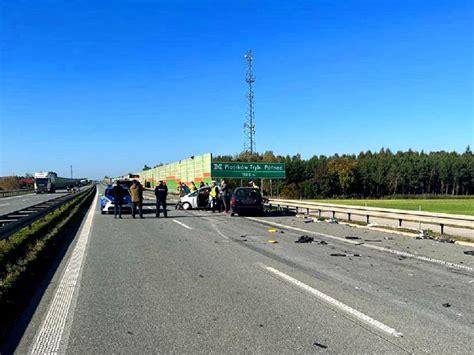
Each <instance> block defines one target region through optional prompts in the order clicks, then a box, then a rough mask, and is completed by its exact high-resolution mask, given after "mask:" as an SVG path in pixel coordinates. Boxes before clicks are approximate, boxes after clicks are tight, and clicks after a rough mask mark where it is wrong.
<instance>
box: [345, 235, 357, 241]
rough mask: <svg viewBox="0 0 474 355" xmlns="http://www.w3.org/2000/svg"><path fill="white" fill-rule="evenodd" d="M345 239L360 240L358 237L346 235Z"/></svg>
mask: <svg viewBox="0 0 474 355" xmlns="http://www.w3.org/2000/svg"><path fill="white" fill-rule="evenodd" d="M346 239H351V240H355V239H360V237H358V236H356V235H348V236H347V237H346Z"/></svg>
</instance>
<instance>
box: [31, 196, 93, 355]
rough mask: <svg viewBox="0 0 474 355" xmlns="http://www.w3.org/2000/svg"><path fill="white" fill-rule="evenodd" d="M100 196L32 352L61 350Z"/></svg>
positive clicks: (72, 310) (91, 207)
mask: <svg viewBox="0 0 474 355" xmlns="http://www.w3.org/2000/svg"><path fill="white" fill-rule="evenodd" d="M98 196H99V195H98V193H96V195H95V198H94V201H93V202H92V205H91V206H90V208H89V211H88V212H87V218H86V221H85V222H84V226H83V228H82V230H81V232H80V234H79V238H78V240H77V243H76V246H75V247H74V250H73V251H72V255H71V258H70V259H69V261H68V263H67V266H66V269H65V271H64V273H63V275H62V277H61V280H60V281H59V286H58V288H57V289H56V292H55V293H54V297H53V301H52V302H51V304H50V306H49V309H48V312H47V313H46V316H45V318H44V319H43V322H42V323H41V326H40V328H39V330H38V332H37V333H36V336H35V341H34V343H33V344H34V345H33V347H32V349H31V354H57V353H58V352H59V346H60V344H61V340H62V337H63V333H64V329H65V325H66V319H67V316H68V313H69V312H74V309H70V306H71V302H72V298H73V295H74V292H75V290H76V286H77V284H78V281H79V279H80V277H81V273H82V263H83V261H84V255H85V251H86V247H87V243H88V241H89V235H90V231H91V227H92V221H93V219H94V212H95V208H96V206H97V200H98Z"/></svg>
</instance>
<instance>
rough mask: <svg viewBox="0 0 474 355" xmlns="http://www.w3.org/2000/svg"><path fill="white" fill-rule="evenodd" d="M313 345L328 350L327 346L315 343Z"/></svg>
mask: <svg viewBox="0 0 474 355" xmlns="http://www.w3.org/2000/svg"><path fill="white" fill-rule="evenodd" d="M313 345H315V346H317V347H319V348H322V349H327V348H328V347H327V346H326V345H323V344H320V343H316V342H315V343H313Z"/></svg>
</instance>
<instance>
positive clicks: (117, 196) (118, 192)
mask: <svg viewBox="0 0 474 355" xmlns="http://www.w3.org/2000/svg"><path fill="white" fill-rule="evenodd" d="M112 196H113V197H114V218H117V214H118V216H119V218H122V205H123V198H124V196H125V191H124V189H123V187H122V186H120V184H119V182H118V181H116V182H115V184H114V187H113V188H112Z"/></svg>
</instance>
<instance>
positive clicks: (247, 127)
mask: <svg viewBox="0 0 474 355" xmlns="http://www.w3.org/2000/svg"><path fill="white" fill-rule="evenodd" d="M244 57H245V60H246V61H247V75H246V76H245V81H246V82H247V84H248V92H247V99H248V107H247V116H246V119H245V123H244V134H245V143H244V151H246V152H249V153H250V154H253V153H255V151H256V148H255V113H254V112H253V107H254V101H253V99H254V93H253V83H254V82H255V77H254V76H253V73H252V61H253V56H252V50H251V49H249V50H248V52H247V53H245V56H244Z"/></svg>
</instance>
